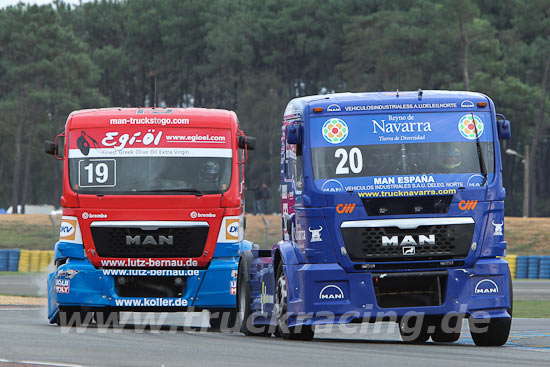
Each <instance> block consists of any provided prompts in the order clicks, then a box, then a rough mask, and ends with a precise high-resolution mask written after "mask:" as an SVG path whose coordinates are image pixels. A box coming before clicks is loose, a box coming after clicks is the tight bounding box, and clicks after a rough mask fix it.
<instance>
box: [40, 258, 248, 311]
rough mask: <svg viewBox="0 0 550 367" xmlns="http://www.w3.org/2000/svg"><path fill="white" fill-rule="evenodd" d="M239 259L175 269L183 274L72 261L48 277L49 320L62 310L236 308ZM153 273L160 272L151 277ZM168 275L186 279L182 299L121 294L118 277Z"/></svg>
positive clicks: (86, 261)
mask: <svg viewBox="0 0 550 367" xmlns="http://www.w3.org/2000/svg"><path fill="white" fill-rule="evenodd" d="M238 260H239V258H236V257H227V258H213V259H212V261H211V263H210V266H209V267H208V268H207V269H205V270H193V271H192V272H191V273H189V272H188V270H182V269H174V271H177V272H179V273H175V274H170V273H161V272H160V271H158V270H156V269H140V270H129V269H97V268H95V267H94V266H93V265H92V264H91V263H90V262H89V261H88V260H87V259H69V261H68V262H67V263H65V264H63V265H61V266H60V267H59V268H58V269H57V271H55V272H53V273H51V274H50V275H49V277H48V317H49V319H50V321H52V320H54V319H55V317H56V316H57V314H58V312H59V307H80V308H86V309H92V310H93V309H109V310H113V311H185V310H187V309H188V308H189V307H193V308H194V309H209V308H215V309H220V308H235V306H236V296H235V294H236V282H237V270H238V264H239V263H238ZM147 271H149V273H146V272H147ZM150 271H157V273H156V274H154V273H153V274H151V273H150ZM167 271H168V272H170V271H172V270H167ZM117 272H118V273H117ZM125 272H131V273H125ZM167 274H170V275H177V276H181V277H185V287H184V293H183V295H182V297H181V298H160V297H153V298H146V297H120V296H119V295H118V293H117V287H116V286H115V276H117V275H130V276H151V275H155V276H169V275H167Z"/></svg>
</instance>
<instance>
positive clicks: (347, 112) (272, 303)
mask: <svg viewBox="0 0 550 367" xmlns="http://www.w3.org/2000/svg"><path fill="white" fill-rule="evenodd" d="M499 138H500V139H509V138H510V123H509V121H507V120H506V119H505V118H504V116H502V115H499V114H496V113H495V106H494V104H493V102H492V101H491V99H490V98H489V97H487V96H485V95H483V94H480V93H473V92H456V91H422V90H419V91H417V92H391V93H389V92H379V93H340V94H332V95H317V96H310V97H302V98H296V99H293V100H292V101H290V103H289V104H288V106H287V108H286V110H285V114H284V119H283V125H282V139H281V146H282V150H281V201H282V228H283V238H282V241H280V242H278V243H277V244H276V245H274V246H273V248H272V249H271V250H250V251H245V252H244V253H243V256H241V260H240V264H239V274H238V283H237V298H238V301H237V303H238V308H239V311H240V312H239V322H240V330H241V331H242V332H243V333H245V334H247V335H270V334H271V333H276V334H278V335H280V336H282V337H283V338H286V339H302V340H309V339H311V338H313V335H314V327H315V325H321V324H347V323H359V322H374V321H388V320H389V321H395V322H397V323H398V324H399V330H400V333H401V336H402V338H403V340H405V341H409V342H425V341H427V340H428V339H429V338H430V337H431V338H432V340H433V341H435V342H454V341H456V340H458V339H459V337H460V333H461V327H462V319H463V318H468V321H469V325H470V331H471V335H472V338H473V340H474V342H475V344H477V345H502V344H504V343H505V342H506V340H507V339H508V335H509V332H510V326H511V320H512V283H511V276H510V271H509V268H508V263H507V262H506V261H505V260H504V259H502V258H501V257H502V256H504V255H505V250H506V242H505V241H504V232H503V224H504V198H505V196H506V191H505V189H504V188H503V187H502V177H501V170H502V161H501V155H500V144H499Z"/></svg>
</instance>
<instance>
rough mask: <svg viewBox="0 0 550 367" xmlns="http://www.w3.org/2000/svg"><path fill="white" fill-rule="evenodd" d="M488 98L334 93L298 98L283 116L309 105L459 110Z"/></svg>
mask: <svg viewBox="0 0 550 367" xmlns="http://www.w3.org/2000/svg"><path fill="white" fill-rule="evenodd" d="M488 100H489V98H488V97H487V96H486V95H484V94H482V93H477V92H468V91H447V90H418V91H399V92H398V91H391V92H358V93H351V92H346V93H334V94H326V95H314V96H306V97H298V98H295V99H293V100H291V101H290V102H289V103H288V106H287V109H286V111H285V115H290V114H292V113H295V112H298V110H300V109H302V108H304V107H305V105H309V106H311V107H326V106H330V105H332V104H338V105H341V106H342V107H343V106H350V105H357V104H358V103H361V104H362V105H374V104H390V103H393V104H418V103H456V104H457V108H460V106H461V104H462V102H464V101H470V102H472V104H473V103H476V102H481V101H484V102H487V101H488Z"/></svg>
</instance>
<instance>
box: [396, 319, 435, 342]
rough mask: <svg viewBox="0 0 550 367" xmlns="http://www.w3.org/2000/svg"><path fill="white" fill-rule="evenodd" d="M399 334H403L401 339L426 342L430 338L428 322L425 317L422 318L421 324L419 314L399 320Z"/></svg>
mask: <svg viewBox="0 0 550 367" xmlns="http://www.w3.org/2000/svg"><path fill="white" fill-rule="evenodd" d="M399 334H401V339H402V340H403V341H404V342H407V343H425V342H427V341H428V339H429V338H430V334H429V333H428V324H427V323H426V322H425V320H423V319H420V324H419V322H418V317H417V316H411V317H407V318H402V319H401V320H399Z"/></svg>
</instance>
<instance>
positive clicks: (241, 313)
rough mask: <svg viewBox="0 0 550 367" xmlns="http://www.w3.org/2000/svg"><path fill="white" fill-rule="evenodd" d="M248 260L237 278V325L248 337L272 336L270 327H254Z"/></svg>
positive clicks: (240, 269) (242, 265)
mask: <svg viewBox="0 0 550 367" xmlns="http://www.w3.org/2000/svg"><path fill="white" fill-rule="evenodd" d="M249 274H250V273H249V268H248V266H247V264H246V259H244V258H243V260H242V261H241V263H240V264H239V275H238V278H237V325H238V326H239V331H240V332H241V333H243V334H244V335H246V336H271V333H270V332H269V327H268V326H266V325H260V326H256V325H254V316H253V314H252V310H251V308H250V305H251V303H252V300H251V298H250V276H249Z"/></svg>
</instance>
